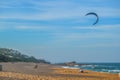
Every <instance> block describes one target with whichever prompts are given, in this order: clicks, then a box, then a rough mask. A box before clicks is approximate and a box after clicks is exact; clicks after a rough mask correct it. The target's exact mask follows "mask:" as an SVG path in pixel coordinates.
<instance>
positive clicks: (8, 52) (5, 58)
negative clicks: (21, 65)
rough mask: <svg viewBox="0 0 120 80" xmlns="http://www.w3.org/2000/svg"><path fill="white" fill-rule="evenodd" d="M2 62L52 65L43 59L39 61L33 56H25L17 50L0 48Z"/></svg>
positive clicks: (0, 60)
mask: <svg viewBox="0 0 120 80" xmlns="http://www.w3.org/2000/svg"><path fill="white" fill-rule="evenodd" d="M0 62H36V63H50V62H47V61H45V60H43V59H37V58H35V57H33V56H28V55H24V54H22V53H20V52H19V51H17V50H13V49H7V48H0Z"/></svg>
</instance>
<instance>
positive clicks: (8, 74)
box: [0, 63, 118, 80]
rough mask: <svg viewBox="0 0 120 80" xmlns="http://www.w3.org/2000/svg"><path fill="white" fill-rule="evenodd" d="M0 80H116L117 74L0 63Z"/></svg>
mask: <svg viewBox="0 0 120 80" xmlns="http://www.w3.org/2000/svg"><path fill="white" fill-rule="evenodd" d="M0 64H1V65H2V66H3V70H2V71H1V72H0V80H118V74H110V73H100V72H93V71H87V70H85V71H84V73H80V72H79V69H65V68H60V66H55V65H49V64H42V63H40V64H37V68H35V65H36V64H35V63H0Z"/></svg>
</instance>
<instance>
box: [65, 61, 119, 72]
mask: <svg viewBox="0 0 120 80" xmlns="http://www.w3.org/2000/svg"><path fill="white" fill-rule="evenodd" d="M63 67H64V68H73V69H74V68H79V69H82V70H84V69H85V70H92V71H96V72H107V73H115V74H117V73H120V63H79V64H78V65H74V66H72V67H71V66H63Z"/></svg>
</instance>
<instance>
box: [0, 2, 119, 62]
mask: <svg viewBox="0 0 120 80" xmlns="http://www.w3.org/2000/svg"><path fill="white" fill-rule="evenodd" d="M119 3H120V0H0V47H1V48H12V49H15V50H18V51H20V52H21V53H23V54H27V55H30V56H35V57H37V58H40V59H45V60H48V61H50V62H53V63H57V62H69V61H77V62H120V58H119V56H120V9H119V8H120V5H119ZM89 12H95V13H97V14H98V16H99V22H98V23H97V24H96V25H92V24H93V23H94V22H95V20H96V17H95V16H94V15H89V16H85V15H86V14H87V13H89Z"/></svg>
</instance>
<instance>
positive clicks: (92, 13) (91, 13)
mask: <svg viewBox="0 0 120 80" xmlns="http://www.w3.org/2000/svg"><path fill="white" fill-rule="evenodd" d="M88 15H94V16H96V18H97V19H96V21H95V22H94V23H93V25H95V24H97V23H98V21H99V17H98V15H97V14H96V13H94V12H90V13H87V14H86V15H85V16H88Z"/></svg>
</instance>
